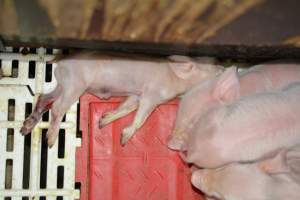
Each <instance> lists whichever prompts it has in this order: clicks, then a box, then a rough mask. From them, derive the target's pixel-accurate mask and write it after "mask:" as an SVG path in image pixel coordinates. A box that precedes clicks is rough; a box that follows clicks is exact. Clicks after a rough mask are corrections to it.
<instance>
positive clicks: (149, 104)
mask: <svg viewBox="0 0 300 200" xmlns="http://www.w3.org/2000/svg"><path fill="white" fill-rule="evenodd" d="M160 103H161V102H160V101H157V100H155V99H151V98H149V97H148V96H147V97H145V96H142V97H141V99H140V102H139V107H138V109H137V113H136V115H135V117H134V119H133V123H132V124H131V125H130V126H129V127H126V128H125V129H123V132H122V135H121V141H120V142H121V145H122V146H124V145H125V144H126V143H127V141H128V140H129V139H130V138H131V137H132V136H133V135H134V134H135V132H136V131H137V129H139V128H140V127H141V126H142V125H143V124H144V122H145V121H146V119H147V118H148V116H149V115H150V114H151V113H152V111H153V110H154V109H155V107H156V106H157V105H159V104H160Z"/></svg>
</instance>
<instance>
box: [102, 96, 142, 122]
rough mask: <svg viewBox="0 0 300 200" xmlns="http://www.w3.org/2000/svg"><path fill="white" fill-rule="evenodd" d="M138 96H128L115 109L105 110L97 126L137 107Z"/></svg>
mask: <svg viewBox="0 0 300 200" xmlns="http://www.w3.org/2000/svg"><path fill="white" fill-rule="evenodd" d="M138 100H139V98H138V96H135V95H132V96H129V97H128V98H127V99H126V100H125V101H124V102H123V103H122V104H121V105H120V106H119V107H118V108H117V109H116V110H113V111H110V112H107V113H105V114H104V115H103V118H102V119H101V121H100V125H99V128H102V127H104V126H106V125H107V124H109V123H111V122H113V121H115V120H117V119H119V118H121V117H123V116H125V115H127V114H129V113H131V112H133V111H134V110H136V109H137V107H138Z"/></svg>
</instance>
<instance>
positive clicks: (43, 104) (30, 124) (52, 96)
mask: <svg viewBox="0 0 300 200" xmlns="http://www.w3.org/2000/svg"><path fill="white" fill-rule="evenodd" d="M60 90H61V87H60V86H59V85H58V86H57V87H56V88H55V89H54V90H53V91H52V92H51V93H49V94H42V95H40V96H39V98H38V100H37V103H36V105H35V108H34V110H33V112H32V113H31V114H30V115H29V116H28V117H27V118H26V120H25V121H24V122H23V126H22V128H21V130H20V132H21V134H22V135H27V134H29V133H30V132H31V131H32V129H33V128H34V127H35V125H36V124H37V123H38V122H39V121H40V119H41V118H42V115H43V113H44V112H46V111H47V110H49V109H50V108H51V106H52V103H53V102H54V101H55V100H56V99H57V98H58V96H59V93H60Z"/></svg>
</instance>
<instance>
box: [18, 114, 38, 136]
mask: <svg viewBox="0 0 300 200" xmlns="http://www.w3.org/2000/svg"><path fill="white" fill-rule="evenodd" d="M35 124H36V119H35V118H34V117H31V116H29V117H28V118H27V119H26V120H25V121H24V123H23V126H22V128H21V129H20V133H21V134H22V135H27V134H29V133H30V132H31V131H32V129H33V128H34V126H35Z"/></svg>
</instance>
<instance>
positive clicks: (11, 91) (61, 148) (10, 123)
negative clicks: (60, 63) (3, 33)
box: [0, 47, 81, 200]
mask: <svg viewBox="0 0 300 200" xmlns="http://www.w3.org/2000/svg"><path fill="white" fill-rule="evenodd" d="M6 51H7V52H6V53H0V62H1V65H0V66H1V68H2V71H3V74H4V76H5V77H3V78H2V79H0V200H4V199H5V200H21V199H23V200H27V199H36V198H40V199H44V200H45V199H47V200H54V199H55V200H56V199H59V200H62V199H64V200H71V199H78V198H79V190H77V189H75V150H76V146H79V145H80V142H81V141H80V139H79V138H77V137H76V120H77V116H76V115H77V103H75V104H74V105H73V106H72V107H71V108H70V110H69V111H68V112H67V114H66V118H65V121H64V122H63V123H62V125H61V131H60V134H59V140H58V141H56V143H55V145H54V147H53V148H51V149H48V148H46V140H45V132H46V130H47V128H48V126H49V123H48V121H49V119H47V117H45V116H44V117H43V120H42V121H41V122H40V123H39V124H38V125H37V126H36V128H35V129H34V130H33V131H32V133H31V135H29V136H26V137H24V136H22V135H21V134H20V132H19V129H20V127H21V125H22V123H23V120H24V119H25V117H26V116H28V114H30V113H31V110H32V109H33V107H34V103H35V102H36V100H37V97H38V95H39V94H41V93H47V92H49V91H51V90H52V89H53V88H54V87H55V85H56V81H55V77H54V74H53V72H54V68H55V67H56V66H55V64H53V65H51V64H50V65H49V64H47V65H46V62H45V61H46V60H51V59H52V58H53V55H50V54H46V49H43V48H39V49H37V50H36V52H37V53H35V52H33V53H30V54H28V55H26V56H23V55H22V54H21V53H18V52H20V49H14V51H13V49H12V48H10V47H8V48H6ZM52 53H53V54H59V53H61V52H60V51H59V50H53V51H52ZM46 73H50V75H49V74H48V75H47V76H46ZM48 115H49V114H48ZM50 116H51V115H49V117H50ZM49 117H48V118H49Z"/></svg>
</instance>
